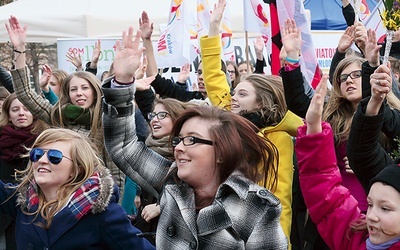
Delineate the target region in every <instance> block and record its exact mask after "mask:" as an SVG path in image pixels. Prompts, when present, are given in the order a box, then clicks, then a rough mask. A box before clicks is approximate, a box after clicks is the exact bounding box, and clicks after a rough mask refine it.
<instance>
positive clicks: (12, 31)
mask: <svg viewBox="0 0 400 250" xmlns="http://www.w3.org/2000/svg"><path fill="white" fill-rule="evenodd" d="M5 25H6V29H7V32H8V36H9V37H10V41H11V43H12V46H13V48H14V49H15V50H18V51H21V52H23V51H25V43H26V31H27V29H28V25H25V26H24V27H21V25H20V23H19V21H18V19H17V18H16V17H15V16H10V18H9V19H8V24H7V23H5Z"/></svg>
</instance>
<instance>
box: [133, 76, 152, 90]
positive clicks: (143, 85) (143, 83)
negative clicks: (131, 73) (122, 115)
mask: <svg viewBox="0 0 400 250" xmlns="http://www.w3.org/2000/svg"><path fill="white" fill-rule="evenodd" d="M154 79H156V76H149V77H145V78H142V79H139V80H135V85H136V91H143V90H148V89H149V88H150V87H151V83H152V82H153V81H154Z"/></svg>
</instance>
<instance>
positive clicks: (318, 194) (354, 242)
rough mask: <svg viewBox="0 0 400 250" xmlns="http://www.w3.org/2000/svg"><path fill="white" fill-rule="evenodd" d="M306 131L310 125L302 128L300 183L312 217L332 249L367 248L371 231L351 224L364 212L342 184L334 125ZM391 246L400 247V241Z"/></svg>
mask: <svg viewBox="0 0 400 250" xmlns="http://www.w3.org/2000/svg"><path fill="white" fill-rule="evenodd" d="M306 131H307V126H306V125H304V126H301V127H299V128H298V133H297V141H296V154H297V159H298V165H299V170H300V187H301V190H302V193H303V196H304V201H305V203H306V205H307V208H308V210H309V213H310V216H311V219H312V220H313V222H314V223H315V224H316V225H317V227H318V231H319V233H320V234H321V236H322V238H323V239H324V240H325V242H326V244H327V245H328V246H329V248H330V249H333V250H335V249H337V250H346V249H349V250H353V249H366V242H365V240H366V239H367V232H366V231H358V232H356V233H354V232H352V231H351V230H350V227H349V225H350V223H351V222H353V221H355V220H357V219H360V218H361V216H362V214H361V211H360V209H359V208H358V204H357V201H356V200H355V199H354V197H353V196H351V195H350V193H349V191H348V190H347V189H346V188H345V187H343V186H342V185H341V183H342V178H341V176H340V172H339V168H338V167H337V165H336V155H335V149H334V143H333V133H332V128H331V126H330V125H329V123H326V122H323V123H322V133H319V134H313V135H306ZM389 249H390V250H394V249H400V242H398V243H396V244H395V245H393V246H392V247H391V248H389Z"/></svg>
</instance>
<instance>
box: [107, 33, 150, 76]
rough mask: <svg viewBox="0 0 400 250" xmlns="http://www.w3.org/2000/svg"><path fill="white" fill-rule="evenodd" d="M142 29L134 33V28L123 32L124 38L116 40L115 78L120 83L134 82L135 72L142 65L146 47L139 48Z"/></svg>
mask: <svg viewBox="0 0 400 250" xmlns="http://www.w3.org/2000/svg"><path fill="white" fill-rule="evenodd" d="M140 36H141V31H140V30H138V31H137V32H136V35H135V36H134V35H133V28H132V27H129V29H128V32H126V31H124V32H123V33H122V40H121V41H120V40H117V42H116V52H117V53H116V55H115V58H114V73H115V80H116V81H117V82H118V83H126V84H128V83H132V82H133V78H134V75H135V72H136V70H137V68H138V67H139V65H140V58H141V56H142V53H143V51H144V50H145V48H144V47H141V48H139V44H140Z"/></svg>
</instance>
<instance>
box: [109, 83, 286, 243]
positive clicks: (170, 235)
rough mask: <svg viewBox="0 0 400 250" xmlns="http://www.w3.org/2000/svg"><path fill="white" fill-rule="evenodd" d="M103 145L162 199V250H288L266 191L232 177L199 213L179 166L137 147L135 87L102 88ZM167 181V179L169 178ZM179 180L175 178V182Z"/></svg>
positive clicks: (158, 240)
mask: <svg viewBox="0 0 400 250" xmlns="http://www.w3.org/2000/svg"><path fill="white" fill-rule="evenodd" d="M103 93H104V99H103V101H104V103H103V112H104V113H103V126H104V138H105V145H106V148H107V150H108V152H109V154H110V155H111V156H112V159H113V160H114V162H115V163H116V165H117V166H118V167H119V168H120V169H121V170H122V171H123V172H125V174H126V175H128V176H129V177H131V178H132V179H133V180H134V181H135V182H137V183H138V184H139V185H140V186H141V187H142V188H145V189H147V188H149V190H154V189H153V187H154V188H155V189H156V190H157V192H159V193H160V195H161V198H160V208H161V215H160V218H159V222H158V227H157V236H156V245H157V248H159V249H287V240H286V238H285V235H284V233H283V230H282V228H281V226H280V223H279V216H280V213H281V205H280V202H279V200H278V199H277V198H276V197H275V196H274V195H273V194H271V193H270V192H269V191H267V190H266V189H264V188H262V187H260V186H258V185H256V184H255V183H253V182H251V181H250V180H248V179H247V178H245V177H244V176H243V175H242V174H241V173H239V172H234V173H233V174H231V175H230V176H229V177H228V179H227V180H226V181H225V182H224V183H222V184H221V185H220V186H219V188H218V190H217V194H216V196H215V199H214V202H213V203H212V204H211V205H210V206H208V207H205V208H203V209H201V210H200V211H199V212H198V213H196V209H195V197H194V192H193V189H192V188H191V187H190V186H189V185H187V184H186V183H184V182H179V181H178V182H176V178H177V176H176V165H175V163H172V162H171V161H169V160H167V159H165V158H163V157H162V156H160V155H159V154H157V153H155V152H154V151H152V150H151V149H148V148H147V147H146V146H145V145H144V144H143V143H142V142H138V140H137V136H136V128H135V121H134V113H133V112H135V108H134V105H132V98H133V94H134V86H131V87H129V88H123V89H111V88H110V83H109V82H108V83H105V84H104V85H103ZM166 176H169V177H167V178H166ZM174 177H175V178H174Z"/></svg>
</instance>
